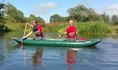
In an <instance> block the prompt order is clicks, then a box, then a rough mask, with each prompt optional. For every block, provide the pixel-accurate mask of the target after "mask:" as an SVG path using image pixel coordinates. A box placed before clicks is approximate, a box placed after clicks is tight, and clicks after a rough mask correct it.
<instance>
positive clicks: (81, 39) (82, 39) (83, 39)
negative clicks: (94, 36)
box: [60, 36, 87, 41]
mask: <svg viewBox="0 0 118 70" xmlns="http://www.w3.org/2000/svg"><path fill="white" fill-rule="evenodd" d="M63 37H64V36H63ZM60 38H61V37H60ZM65 38H68V37H65ZM76 39H77V40H80V41H86V40H87V39H86V38H76Z"/></svg>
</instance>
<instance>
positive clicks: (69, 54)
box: [66, 50, 77, 70]
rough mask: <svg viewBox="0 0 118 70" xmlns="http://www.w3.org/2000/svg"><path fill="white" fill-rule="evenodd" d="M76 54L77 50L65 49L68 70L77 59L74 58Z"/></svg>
mask: <svg viewBox="0 0 118 70" xmlns="http://www.w3.org/2000/svg"><path fill="white" fill-rule="evenodd" d="M76 54H77V50H69V51H67V60H66V62H67V64H68V65H69V69H68V70H72V68H73V67H74V66H73V64H75V63H76V62H77V61H76V60H75V59H76Z"/></svg>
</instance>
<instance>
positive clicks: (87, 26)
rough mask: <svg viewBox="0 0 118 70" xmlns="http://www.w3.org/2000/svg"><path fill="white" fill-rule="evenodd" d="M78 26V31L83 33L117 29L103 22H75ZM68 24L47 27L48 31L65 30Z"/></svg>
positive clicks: (99, 32) (104, 32)
mask: <svg viewBox="0 0 118 70" xmlns="http://www.w3.org/2000/svg"><path fill="white" fill-rule="evenodd" d="M74 26H76V29H77V32H78V33H82V34H106V33H110V34H114V33H115V31H114V30H113V29H112V28H111V26H110V25H108V24H107V23H102V22H82V23H74ZM67 27H69V26H68V24H67V23H63V24H57V25H54V24H50V25H48V26H47V27H46V28H45V31H46V32H65V31H66V29H67Z"/></svg>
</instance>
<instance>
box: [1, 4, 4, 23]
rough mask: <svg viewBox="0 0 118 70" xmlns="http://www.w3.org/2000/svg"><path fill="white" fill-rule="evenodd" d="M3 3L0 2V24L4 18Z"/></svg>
mask: <svg viewBox="0 0 118 70" xmlns="http://www.w3.org/2000/svg"><path fill="white" fill-rule="evenodd" d="M4 7H5V5H4V3H0V24H4V23H5V19H4Z"/></svg>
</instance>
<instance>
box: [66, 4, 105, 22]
mask: <svg viewBox="0 0 118 70" xmlns="http://www.w3.org/2000/svg"><path fill="white" fill-rule="evenodd" d="M68 14H69V16H70V17H71V18H72V19H74V20H76V21H77V22H86V21H103V19H102V17H101V16H100V15H98V14H97V13H95V12H94V10H93V9H92V8H89V9H88V8H86V7H85V6H84V5H78V6H77V7H74V8H69V9H68Z"/></svg>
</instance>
